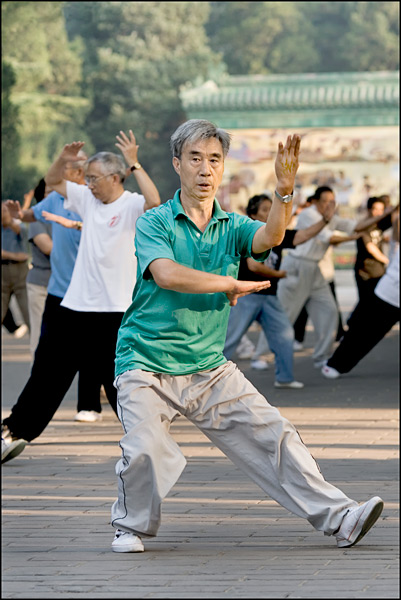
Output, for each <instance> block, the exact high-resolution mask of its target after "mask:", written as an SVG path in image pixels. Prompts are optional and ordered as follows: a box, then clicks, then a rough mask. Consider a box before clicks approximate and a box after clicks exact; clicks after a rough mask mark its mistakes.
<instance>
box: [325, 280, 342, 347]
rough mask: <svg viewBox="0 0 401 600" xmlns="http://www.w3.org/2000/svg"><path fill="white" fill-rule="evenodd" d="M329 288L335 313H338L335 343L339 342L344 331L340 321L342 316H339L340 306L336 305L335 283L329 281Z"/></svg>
mask: <svg viewBox="0 0 401 600" xmlns="http://www.w3.org/2000/svg"><path fill="white" fill-rule="evenodd" d="M329 286H330V291H331V293H332V294H333V298H334V302H335V303H336V306H337V311H338V325H337V334H336V342H339V341H340V340H341V338H342V337H343V335H344V333H345V329H344V326H343V319H342V315H341V309H340V305H339V304H338V300H337V294H336V282H335V281H334V280H333V281H330V282H329Z"/></svg>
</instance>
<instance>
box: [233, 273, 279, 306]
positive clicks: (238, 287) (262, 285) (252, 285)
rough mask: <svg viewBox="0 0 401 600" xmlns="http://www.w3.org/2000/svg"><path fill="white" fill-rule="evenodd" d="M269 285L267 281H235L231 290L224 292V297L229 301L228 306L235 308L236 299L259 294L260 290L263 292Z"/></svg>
mask: <svg viewBox="0 0 401 600" xmlns="http://www.w3.org/2000/svg"><path fill="white" fill-rule="evenodd" d="M270 285H271V283H270V281H269V280H267V279H266V280H265V281H242V280H235V284H234V287H233V289H232V290H231V291H230V292H226V296H227V298H228V299H229V301H230V306H235V305H236V304H237V301H238V298H242V296H247V295H248V294H254V293H255V292H260V290H265V289H266V288H269V287H270Z"/></svg>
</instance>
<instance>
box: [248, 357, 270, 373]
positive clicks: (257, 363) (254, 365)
mask: <svg viewBox="0 0 401 600" xmlns="http://www.w3.org/2000/svg"><path fill="white" fill-rule="evenodd" d="M268 368H269V363H268V362H267V360H261V359H259V360H251V369H256V370H257V371H267V369H268Z"/></svg>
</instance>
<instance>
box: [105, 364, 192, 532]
mask: <svg viewBox="0 0 401 600" xmlns="http://www.w3.org/2000/svg"><path fill="white" fill-rule="evenodd" d="M162 378H164V382H165V383H166V385H161V379H162ZM169 380H174V378H173V377H170V378H169V377H168V376H161V375H158V374H156V373H150V372H147V371H140V370H134V371H127V372H125V373H123V374H122V375H120V376H119V377H117V379H116V381H115V386H116V388H117V390H118V400H117V408H118V416H119V419H120V421H121V424H122V426H123V429H124V433H125V435H124V436H123V437H122V439H121V441H120V447H121V451H122V457H121V459H120V460H119V461H118V463H117V465H116V474H117V476H118V499H117V500H116V502H115V503H114V504H113V507H112V525H113V527H115V528H117V529H120V530H122V531H126V532H128V533H135V534H136V535H139V536H142V537H143V536H147V537H149V536H155V535H156V534H157V531H158V529H159V526H160V519H161V503H162V500H163V499H164V498H165V496H166V495H167V494H168V492H169V491H170V489H171V488H172V486H173V485H174V484H175V482H176V481H177V480H178V478H179V476H180V475H181V473H182V471H183V470H184V467H185V465H186V460H185V458H184V456H183V454H182V452H181V450H180V449H179V447H178V445H177V444H176V442H175V441H174V439H173V437H172V436H171V435H170V433H169V429H170V424H171V422H172V421H173V420H174V419H175V418H176V417H177V416H179V414H180V413H179V411H178V410H177V408H176V407H175V406H174V404H173V403H172V400H173V395H172V393H171V386H170V385H169Z"/></svg>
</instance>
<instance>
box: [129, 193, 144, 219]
mask: <svg viewBox="0 0 401 600" xmlns="http://www.w3.org/2000/svg"><path fill="white" fill-rule="evenodd" d="M144 206H145V196H142V195H141V194H137V193H136V192H133V193H132V194H131V198H130V208H131V215H132V221H133V223H134V226H135V223H136V221H137V219H139V217H140V216H142V215H143V214H144V212H145V211H144Z"/></svg>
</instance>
